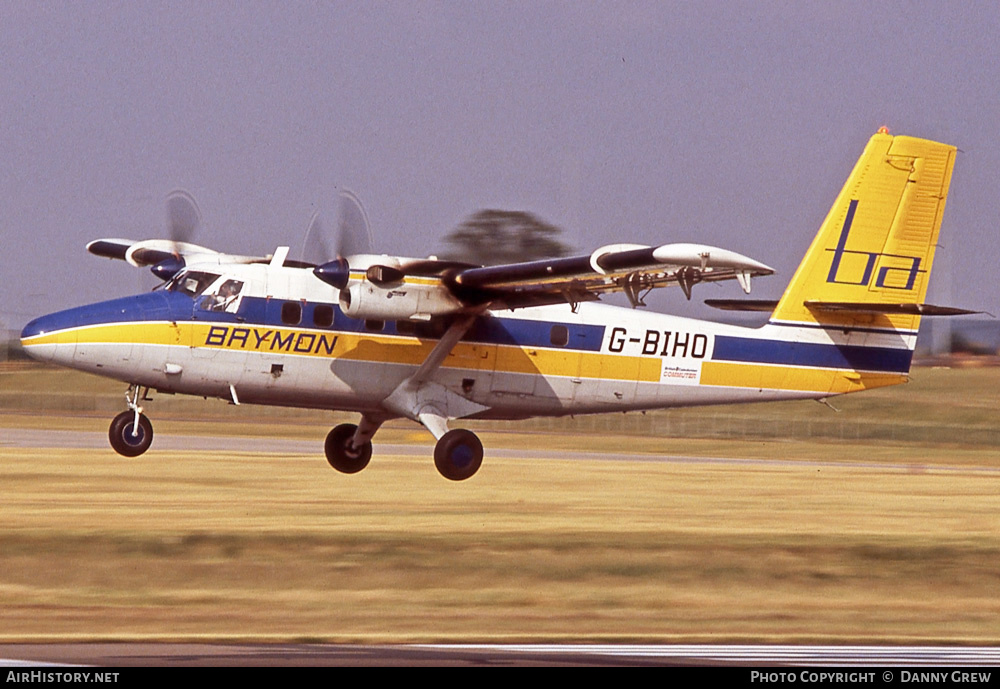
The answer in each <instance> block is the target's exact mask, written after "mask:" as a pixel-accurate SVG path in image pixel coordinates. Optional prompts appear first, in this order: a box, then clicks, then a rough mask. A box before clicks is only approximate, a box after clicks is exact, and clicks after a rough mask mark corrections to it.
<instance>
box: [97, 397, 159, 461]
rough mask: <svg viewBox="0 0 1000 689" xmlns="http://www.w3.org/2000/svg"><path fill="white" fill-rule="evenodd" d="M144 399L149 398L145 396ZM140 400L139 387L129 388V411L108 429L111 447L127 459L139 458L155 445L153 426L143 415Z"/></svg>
mask: <svg viewBox="0 0 1000 689" xmlns="http://www.w3.org/2000/svg"><path fill="white" fill-rule="evenodd" d="M147 391H148V390H147ZM142 399H147V398H146V397H145V396H143V397H142ZM139 400H140V397H139V386H138V385H131V386H129V389H128V392H127V393H125V401H126V403H127V404H128V411H123V412H122V413H121V414H119V415H118V416H116V417H115V418H114V420H112V421H111V427H110V428H109V429H108V440H110V441H111V447H113V448H114V450H115V452H117V453H118V454H120V455H123V456H125V457H138V456H139V455H141V454H142V453H143V452H145V451H146V450H148V449H149V446H150V445H152V443H153V424H151V423H150V422H149V419H148V418H146V415H145V414H143V413H142V407H140V406H139Z"/></svg>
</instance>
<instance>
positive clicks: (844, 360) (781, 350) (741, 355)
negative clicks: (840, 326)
mask: <svg viewBox="0 0 1000 689" xmlns="http://www.w3.org/2000/svg"><path fill="white" fill-rule="evenodd" d="M912 358H913V352H911V351H910V350H909V349H894V348H891V347H862V346H858V345H836V344H821V343H814V342H783V341H781V340H761V339H754V338H749V337H731V336H727V335H717V336H716V338H715V350H714V352H713V355H712V359H713V360H715V361H734V362H739V363H753V364H774V365H783V366H808V367H816V368H840V369H853V370H858V371H886V372H891V373H906V372H907V371H909V370H910V360H911V359H912Z"/></svg>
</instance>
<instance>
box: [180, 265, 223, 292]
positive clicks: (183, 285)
mask: <svg viewBox="0 0 1000 689" xmlns="http://www.w3.org/2000/svg"><path fill="white" fill-rule="evenodd" d="M218 278H219V275H218V273H205V272H202V271H197V270H189V271H184V272H182V273H178V274H177V275H175V276H174V277H173V278H171V279H170V282H168V283H167V291H168V292H180V293H181V294H186V295H188V296H189V297H197V296H198V295H199V294H201V293H202V292H204V291H205V288H206V287H208V286H209V285H211V284H212V283H213V282H215V281H216V280H217V279H218Z"/></svg>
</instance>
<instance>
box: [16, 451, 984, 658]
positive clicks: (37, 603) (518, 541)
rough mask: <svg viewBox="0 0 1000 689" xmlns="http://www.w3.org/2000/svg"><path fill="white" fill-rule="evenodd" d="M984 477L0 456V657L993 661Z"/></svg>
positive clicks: (689, 467) (779, 468)
mask: <svg viewBox="0 0 1000 689" xmlns="http://www.w3.org/2000/svg"><path fill="white" fill-rule="evenodd" d="M938 459H939V460H943V459H946V458H938ZM998 479H1000V476H998V475H997V474H995V473H993V472H989V471H977V470H972V469H970V470H966V471H953V470H937V469H935V468H934V467H933V466H927V467H924V468H923V469H921V470H919V471H913V470H908V469H906V468H902V469H894V468H882V469H871V468H857V467H850V466H847V467H841V466H828V465H815V464H806V463H803V464H728V463H725V464H718V463H708V464H704V463H666V462H650V461H647V462H634V461H630V462H623V461H613V460H607V461H595V460H552V461H544V462H528V461H526V460H519V459H496V458H494V459H491V460H490V461H489V462H488V464H487V465H486V466H484V469H483V470H482V471H481V473H480V474H479V475H477V476H476V477H475V478H474V479H472V480H471V481H469V482H466V483H463V484H452V483H450V482H447V481H444V480H443V479H441V478H440V477H438V476H437V475H436V474H435V473H434V471H433V467H432V466H431V464H430V461H429V459H410V458H405V457H392V456H388V457H378V458H377V460H375V461H373V463H372V466H370V467H369V468H368V469H366V470H365V471H364V472H362V473H361V474H359V475H357V476H353V477H347V476H341V475H337V474H335V473H333V472H332V471H331V470H330V469H329V468H328V467H326V466H325V465H324V463H323V462H322V459H321V458H319V457H317V456H308V457H305V456H298V455H278V454H266V455H253V456H250V455H246V454H232V455H230V454H221V453H195V454H186V453H167V452H160V453H157V454H155V455H153V454H150V455H148V456H147V457H146V458H145V459H142V460H124V459H121V458H118V457H116V456H114V455H113V454H112V453H110V451H60V450H19V451H12V450H3V451H2V452H0V485H3V487H4V488H3V501H2V505H0V523H3V524H4V529H3V535H2V536H0V610H2V611H3V612H2V613H0V614H2V620H3V624H2V630H3V635H2V638H4V639H6V640H15V639H16V640H28V639H53V638H59V639H64V638H88V639H110V638H115V639H126V638H163V639H198V638H201V639H204V638H213V639H223V638H229V639H234V638H239V639H264V640H284V639H327V640H338V641H348V640H361V641H376V640H378V641H388V640H394V641H416V640H424V641H429V640H513V639H518V640H544V639H558V640H643V641H665V640H669V641H679V640H692V641H693V640H745V641H750V640H755V641H779V640H780V641H807V640H813V641H815V640H822V641H833V642H837V641H844V642H846V641H900V640H907V641H922V642H945V643H947V642H963V643H996V642H997V641H998V640H1000V622H998V620H1000V595H998V594H1000V572H998V571H997V568H996V565H995V563H996V562H997V560H998V556H1000V517H998V510H997V508H998V506H1000V501H998V499H997V497H996V495H997V492H998V491H997V489H998V488H1000V480H998Z"/></svg>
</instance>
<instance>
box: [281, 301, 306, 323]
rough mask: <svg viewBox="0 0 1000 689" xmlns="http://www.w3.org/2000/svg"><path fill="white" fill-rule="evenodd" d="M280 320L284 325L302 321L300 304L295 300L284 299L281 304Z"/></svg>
mask: <svg viewBox="0 0 1000 689" xmlns="http://www.w3.org/2000/svg"><path fill="white" fill-rule="evenodd" d="M281 322H282V323H284V324H285V325H298V324H299V323H301V322H302V304H300V303H299V302H297V301H286V302H285V303H283V304H282V305H281Z"/></svg>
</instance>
